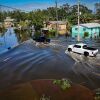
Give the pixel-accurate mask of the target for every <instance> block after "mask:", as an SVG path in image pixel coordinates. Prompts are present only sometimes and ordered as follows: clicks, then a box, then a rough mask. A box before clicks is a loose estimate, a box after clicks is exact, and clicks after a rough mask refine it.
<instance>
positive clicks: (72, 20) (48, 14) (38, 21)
mask: <svg viewBox="0 0 100 100" xmlns="http://www.w3.org/2000/svg"><path fill="white" fill-rule="evenodd" d="M94 6H95V9H96V11H95V13H93V11H92V10H90V9H89V8H88V7H87V6H85V5H82V4H80V12H81V14H80V23H86V22H91V21H93V20H95V19H97V20H99V19H100V16H99V15H100V3H96V4H95V5H94ZM55 9H56V8H55V7H49V8H47V9H43V10H40V9H37V10H35V11H30V12H28V13H26V12H21V11H20V10H14V11H2V12H0V22H2V21H3V20H4V19H5V18H6V17H7V16H10V17H11V18H14V19H15V20H16V23H15V26H17V25H20V26H22V27H24V28H27V27H29V26H32V25H34V28H35V30H36V33H38V30H40V29H41V28H42V27H44V24H43V22H47V21H49V20H52V21H54V20H56V10H55ZM57 11H58V20H61V21H67V22H68V23H69V24H68V27H67V29H68V30H67V33H69V32H70V28H71V26H72V25H75V24H77V16H78V14H77V5H72V6H71V5H69V4H68V3H66V4H63V5H61V6H60V7H58V8H57ZM50 33H52V36H55V33H56V32H55V30H51V31H50ZM52 36H50V37H52Z"/></svg>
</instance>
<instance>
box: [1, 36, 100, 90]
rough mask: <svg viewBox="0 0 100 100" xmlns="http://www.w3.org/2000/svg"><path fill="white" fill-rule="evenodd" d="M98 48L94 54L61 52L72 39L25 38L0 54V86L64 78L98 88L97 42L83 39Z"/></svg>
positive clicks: (99, 82)
mask: <svg viewBox="0 0 100 100" xmlns="http://www.w3.org/2000/svg"><path fill="white" fill-rule="evenodd" d="M84 42H85V43H87V44H89V45H90V46H93V47H96V48H98V49H99V54H98V55H97V57H96V58H95V57H84V56H82V55H79V54H75V53H69V52H67V54H65V50H66V48H67V46H68V45H69V44H72V43H75V41H74V40H73V39H70V38H65V37H61V38H59V39H53V40H51V43H50V44H39V43H35V42H34V41H33V40H28V41H26V42H24V43H22V44H20V45H18V46H16V47H15V48H13V49H11V50H9V51H8V52H5V53H3V54H1V55H0V89H5V88H7V87H9V86H11V85H14V84H16V83H23V82H28V81H31V80H34V79H55V78H56V79H61V78H67V79H69V80H70V81H71V82H73V83H79V84H82V85H84V86H87V87H88V88H90V89H97V88H100V63H99V61H100V43H99V42H97V41H96V40H92V41H89V40H85V41H84Z"/></svg>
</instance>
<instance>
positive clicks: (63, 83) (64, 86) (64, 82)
mask: <svg viewBox="0 0 100 100" xmlns="http://www.w3.org/2000/svg"><path fill="white" fill-rule="evenodd" d="M53 84H56V85H58V86H59V87H60V88H61V89H62V90H66V89H68V88H70V87H71V84H70V82H69V81H68V80H66V79H62V80H54V81H53Z"/></svg>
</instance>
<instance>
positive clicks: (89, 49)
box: [67, 43, 98, 56]
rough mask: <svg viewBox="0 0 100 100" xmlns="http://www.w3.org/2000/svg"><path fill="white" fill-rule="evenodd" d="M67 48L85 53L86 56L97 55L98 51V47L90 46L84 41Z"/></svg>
mask: <svg viewBox="0 0 100 100" xmlns="http://www.w3.org/2000/svg"><path fill="white" fill-rule="evenodd" d="M67 50H68V51H69V52H71V51H72V52H75V53H79V54H83V55H84V56H96V55H97V53H98V49H96V48H92V47H88V46H87V44H84V43H78V44H73V45H69V46H68V48H67Z"/></svg>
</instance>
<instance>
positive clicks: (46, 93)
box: [0, 80, 94, 100]
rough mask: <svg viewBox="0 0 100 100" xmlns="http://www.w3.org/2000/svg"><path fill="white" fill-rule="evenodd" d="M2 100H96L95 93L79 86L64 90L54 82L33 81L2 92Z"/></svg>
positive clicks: (0, 99) (73, 85)
mask: <svg viewBox="0 0 100 100" xmlns="http://www.w3.org/2000/svg"><path fill="white" fill-rule="evenodd" d="M43 98H45V99H43ZM0 100H94V93H93V92H92V91H91V90H89V89H88V88H86V87H84V86H81V85H78V84H71V87H70V88H68V89H66V90H63V89H61V87H59V86H58V85H56V84H53V80H33V81H31V82H27V83H23V84H19V85H14V86H12V87H10V88H8V89H6V90H4V91H2V92H0Z"/></svg>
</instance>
